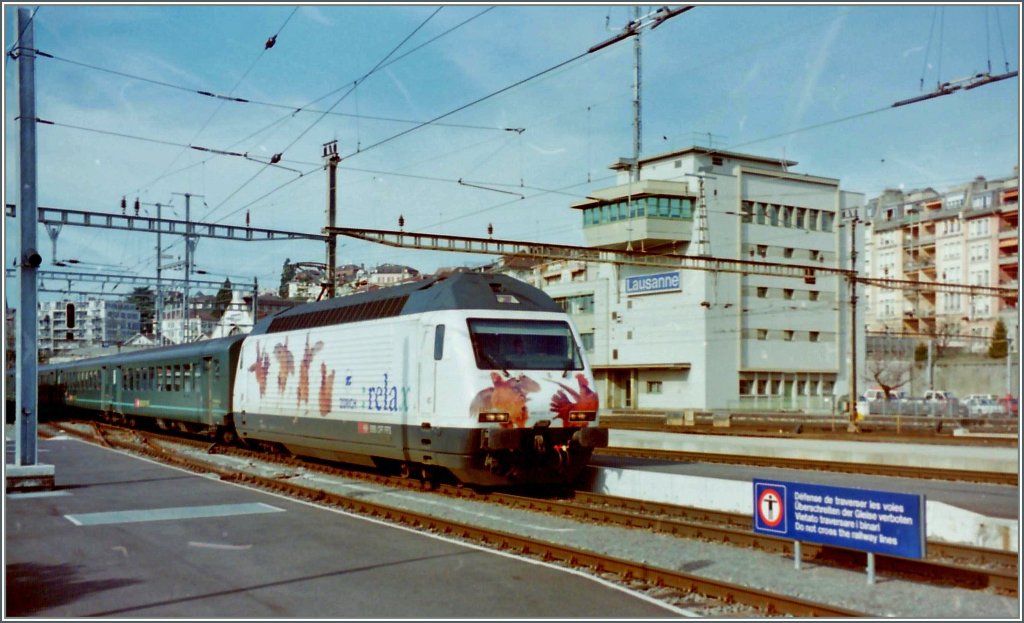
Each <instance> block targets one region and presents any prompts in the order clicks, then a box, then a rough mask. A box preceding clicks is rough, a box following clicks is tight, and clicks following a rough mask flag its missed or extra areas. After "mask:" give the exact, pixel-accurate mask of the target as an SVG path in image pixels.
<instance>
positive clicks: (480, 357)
mask: <svg viewBox="0 0 1024 623" xmlns="http://www.w3.org/2000/svg"><path fill="white" fill-rule="evenodd" d="M469 335H470V339H472V341H473V354H474V355H475V356H476V365H477V367H478V368H480V369H481V370H582V369H583V359H582V358H581V357H580V353H579V349H577V347H576V341H575V340H574V339H573V337H572V330H571V329H570V328H569V324H568V323H566V322H563V321H558V320H494V319H488V320H483V319H479V318H470V319H469Z"/></svg>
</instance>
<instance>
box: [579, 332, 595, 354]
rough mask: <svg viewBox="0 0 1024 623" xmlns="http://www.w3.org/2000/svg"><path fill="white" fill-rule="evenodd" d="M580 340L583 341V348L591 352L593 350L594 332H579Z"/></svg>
mask: <svg viewBox="0 0 1024 623" xmlns="http://www.w3.org/2000/svg"><path fill="white" fill-rule="evenodd" d="M580 341H581V342H583V350H584V351H586V352H588V353H592V352H594V334H593V333H580Z"/></svg>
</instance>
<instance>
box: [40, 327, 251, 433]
mask: <svg viewBox="0 0 1024 623" xmlns="http://www.w3.org/2000/svg"><path fill="white" fill-rule="evenodd" d="M243 339H244V336H241V335H239V336H232V337H226V338H221V339H216V340H205V341H202V342H196V343H194V344H188V345H182V346H169V347H165V348H155V349H151V350H145V351H138V352H133V353H124V354H119V355H114V356H108V357H102V358H95V359H84V360H80V361H73V362H67V363H58V364H47V365H44V366H40V368H39V387H40V407H41V408H48V409H50V410H53V409H54V408H55V407H58V408H59V406H65V407H72V408H77V409H82V410H86V411H94V412H99V413H101V414H103V415H104V416H106V417H109V418H112V419H115V420H122V421H125V422H127V423H129V424H134V423H136V422H138V421H139V418H152V419H153V420H154V421H155V423H156V424H157V425H159V426H160V427H161V428H174V429H178V430H182V431H187V432H214V431H215V432H217V433H219V434H223V433H226V432H227V433H230V432H231V431H233V425H232V420H231V413H232V405H231V387H232V383H233V381H234V378H233V377H234V374H235V369H236V368H237V364H238V354H239V351H240V349H241V344H242V340H243ZM44 396H47V397H48V398H47V399H44Z"/></svg>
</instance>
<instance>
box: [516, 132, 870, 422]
mask: <svg viewBox="0 0 1024 623" xmlns="http://www.w3.org/2000/svg"><path fill="white" fill-rule="evenodd" d="M796 164H797V163H796V162H792V161H788V160H778V159H773V158H766V157H760V156H755V155H748V154H740V153H731V152H726V151H721V150H714V149H709V148H704V147H689V148H686V149H682V150H679V151H673V152H669V153H663V154H660V155H656V156H652V157H649V158H644V159H642V160H640V161H639V162H636V163H634V162H632V161H625V160H622V161H620V162H619V163H617V164H615V165H613V166H612V167H611V168H612V169H613V170H616V171H617V172H618V179H617V180H616V181H617V185H616V186H614V187H611V188H605V189H601V190H598V191H596V192H593V193H592V194H591V195H590V196H588V198H587V200H586V201H583V202H580V203H576V204H574V205H572V206H571V207H572V209H575V210H578V211H579V213H580V217H581V221H582V226H583V236H584V240H585V244H586V246H588V247H593V248H600V249H609V250H630V251H639V252H643V253H645V254H665V253H672V254H682V255H687V256H702V257H705V258H707V262H706V263H704V264H703V265H705V266H707V268H708V270H699V269H693V268H684V269H679V270H672V269H664V268H658V269H652V268H649V267H643V266H638V265H630V264H626V263H622V264H616V263H582V262H579V263H577V262H572V261H556V262H546V263H540V264H535V265H532V266H524V265H523V262H522V260H523V258H506V263H505V264H506V270H507V272H509V273H510V274H513V275H514V276H516V277H518V278H520V279H522V280H524V281H527V282H530V283H533V284H534V285H536V286H538V287H540V288H542V289H543V290H545V291H546V292H547V293H548V294H549V295H550V296H551V297H552V298H554V299H555V300H556V301H557V302H559V303H560V304H561V305H562V306H563V307H564V308H565V309H566V310H567V311H568V312H569V313H570V314H571V315H572V317H573V320H574V322H575V324H576V326H577V327H578V329H579V330H580V332H581V334H582V341H583V347H584V349H585V350H586V352H587V355H588V359H589V361H590V363H591V365H592V367H593V369H594V374H595V379H596V382H597V386H598V391H599V392H600V394H601V398H602V405H603V406H604V407H608V408H612V409H614V408H635V409H659V410H685V409H694V410H719V409H721V410H732V411H742V410H779V409H782V410H795V411H804V412H814V413H826V412H835V411H836V410H837V407H838V404H839V401H840V400H841V399H842V398H844V397H847V396H849V393H850V381H851V370H850V367H851V365H850V362H851V357H850V354H851V353H850V348H851V346H853V344H856V348H857V350H858V351H859V352H860V353H863V352H864V350H863V348H864V342H863V340H864V334H863V322H862V321H858V323H857V324H858V326H857V328H856V329H854V328H853V326H852V325H853V319H852V318H851V305H850V288H849V284H848V282H847V281H846V279H845V278H843V277H841V276H837V275H835V274H828V273H824V274H822V273H816V274H815V275H814V276H813V277H812V278H810V279H806V278H799V277H796V278H794V277H791V276H778V275H753V274H748V273H747V272H746V271H743V270H739V271H736V270H727V269H723V268H728V267H730V266H731V267H735V266H736V264H737V263H736V262H735V261H736V260H740V261H743V262H755V263H756V262H775V263H782V264H795V265H800V266H808V265H810V266H815V267H821V268H823V269H826V268H840V269H849V268H850V266H851V253H850V250H851V244H852V245H853V246H854V248H859V246H860V243H859V242H857V241H858V240H860V239H862V233H861V230H862V229H863V228H862V227H861V228H858V227H856V226H855V225H853V224H852V223H851V222H850V220H849V218H851V217H852V216H855V215H856V214H857V211H858V209H860V208H861V206H863V203H864V197H863V195H862V194H860V193H852V192H848V191H845V190H842V189H841V188H840V184H839V180H837V179H833V178H828V177H821V176H816V175H807V174H802V173H795V172H793V171H791V170H790V169H791V168H792V167H794V166H796ZM634 171H635V173H634ZM634 180H635V181H634ZM853 261H856V263H857V264H858V265H861V264H862V257H856V258H855V259H854V260H853ZM858 304H859V302H858ZM861 318H863V316H861ZM851 332H852V337H851ZM857 368H858V369H863V365H862V362H861V360H858V366H857ZM857 378H862V377H857Z"/></svg>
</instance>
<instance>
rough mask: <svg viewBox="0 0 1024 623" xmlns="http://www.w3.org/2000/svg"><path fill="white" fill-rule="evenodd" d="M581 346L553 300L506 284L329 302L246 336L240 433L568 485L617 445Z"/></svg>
mask: <svg viewBox="0 0 1024 623" xmlns="http://www.w3.org/2000/svg"><path fill="white" fill-rule="evenodd" d="M579 344H580V340H579V335H578V334H577V333H576V331H575V329H574V327H573V326H572V323H571V322H570V321H569V318H568V316H567V315H566V314H565V313H564V312H563V311H562V310H561V309H560V308H559V307H558V306H557V305H556V304H555V303H554V302H553V301H552V300H551V299H550V298H549V297H548V296H547V295H546V294H544V293H543V292H542V291H540V290H538V289H536V288H533V287H532V286H529V285H527V284H524V283H522V282H519V281H517V280H514V279H512V278H509V277H506V276H503V275H488V274H479V273H458V274H455V275H452V276H450V277H441V278H434V279H431V280H427V281H423V282H417V283H413V284H406V285H403V286H396V287H393V288H387V289H385V290H378V291H375V292H372V293H368V294H362V295H353V296H349V297H343V298H339V299H333V300H330V301H324V302H322V303H315V304H312V305H308V306H303V307H301V308H296V309H294V310H290V311H288V312H284V313H282V314H278V315H277V316H275V317H274V318H273V319H268V320H266V321H264V322H263V323H261V325H259V326H257V328H256V329H255V330H254V331H253V333H252V335H250V336H249V337H248V338H246V340H245V343H244V344H243V347H242V352H241V355H240V357H239V364H238V370H237V374H236V377H235V379H236V382H235V388H234V405H235V409H236V414H235V426H236V428H237V431H238V433H239V434H240V435H241V437H242V438H243V439H249V440H259V441H260V442H263V443H271V444H280V445H282V446H284V447H286V448H287V449H288V450H290V451H291V452H293V453H295V454H300V455H307V456H315V457H320V458H325V459H330V460H339V461H346V462H352V463H359V464H366V465H376V466H380V467H394V468H396V469H399V470H402V471H407V472H410V473H413V472H416V473H419V472H426V473H431V474H432V475H437V474H439V473H440V472H449V473H451V474H453V475H454V476H455V477H456V478H457V479H459V480H460V481H462V482H466V483H473V484H480V485H505V484H512V483H534V482H568V481H571V480H572V479H574V478H575V477H576V476H577V475H578V474H579V473H580V471H581V470H582V469H583V467H584V466H585V465H586V463H587V461H589V459H590V456H591V453H592V452H593V449H594V448H595V447H603V446H606V445H607V439H608V436H607V430H606V429H602V428H599V427H597V424H596V419H597V411H598V406H599V401H598V396H597V394H596V393H595V392H594V390H593V377H592V375H591V372H590V369H589V366H588V365H587V362H586V359H585V357H584V355H583V353H582V352H581V350H580V348H579Z"/></svg>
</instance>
